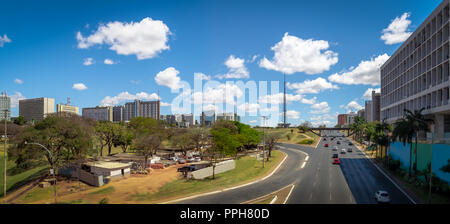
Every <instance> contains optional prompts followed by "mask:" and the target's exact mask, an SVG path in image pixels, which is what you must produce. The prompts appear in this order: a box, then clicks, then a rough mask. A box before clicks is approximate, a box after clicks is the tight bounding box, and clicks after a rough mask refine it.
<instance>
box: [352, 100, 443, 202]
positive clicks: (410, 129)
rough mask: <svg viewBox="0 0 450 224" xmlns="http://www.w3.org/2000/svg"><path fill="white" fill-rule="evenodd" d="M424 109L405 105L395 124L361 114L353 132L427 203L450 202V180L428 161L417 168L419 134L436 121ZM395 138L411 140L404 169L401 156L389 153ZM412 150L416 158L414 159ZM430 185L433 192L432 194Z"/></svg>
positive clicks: (369, 151) (376, 159) (405, 140)
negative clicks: (400, 159) (410, 107)
mask: <svg viewBox="0 0 450 224" xmlns="http://www.w3.org/2000/svg"><path fill="white" fill-rule="evenodd" d="M423 110H424V108H422V109H420V110H414V111H409V110H406V109H405V110H404V116H403V118H401V119H399V120H397V121H396V122H395V123H394V124H393V125H389V124H387V123H386V122H385V121H384V120H383V121H381V122H378V121H376V122H367V121H365V120H364V118H362V117H355V119H354V123H353V124H352V125H351V126H350V129H351V131H352V132H353V135H352V137H353V140H355V141H356V142H357V143H358V144H359V145H360V146H363V147H364V148H365V150H366V151H367V152H368V153H370V155H371V156H372V158H374V160H375V162H377V163H378V164H380V165H382V166H383V167H384V168H385V169H386V170H388V171H389V172H390V173H391V175H393V176H394V177H395V178H396V179H397V180H398V181H399V182H401V183H402V184H403V185H404V186H405V187H407V188H408V189H409V190H410V191H412V192H414V194H415V195H416V196H417V197H419V198H420V200H422V201H423V202H424V203H427V202H431V203H450V187H449V184H448V183H447V182H445V181H443V180H441V179H440V178H439V177H437V176H436V174H435V173H434V172H433V173H432V172H430V166H431V165H430V164H428V168H427V169H424V170H418V169H417V158H418V157H417V155H418V154H417V145H418V144H417V143H418V136H420V135H423V134H424V133H425V132H427V131H429V126H430V124H433V123H434V121H433V120H431V119H427V118H426V117H425V116H424V115H423V114H422V112H423ZM395 141H400V142H402V143H403V145H406V143H408V144H409V146H410V148H409V156H410V157H409V158H410V159H409V161H410V163H409V166H408V167H407V168H406V170H405V169H402V167H401V162H400V161H399V160H394V159H393V158H392V157H391V156H390V155H389V146H390V143H391V142H395ZM363 143H365V144H363ZM413 143H415V144H413ZM413 145H414V147H413ZM413 154H414V158H415V159H414V160H412V159H411V158H412V155H413ZM449 164H450V161H449ZM448 167H450V165H448ZM448 167H447V166H444V167H442V168H440V169H441V170H442V171H444V172H450V169H447V168H448ZM431 176H432V179H431V186H430V177H431ZM430 189H431V194H429V193H430Z"/></svg>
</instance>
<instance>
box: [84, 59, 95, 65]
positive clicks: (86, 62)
mask: <svg viewBox="0 0 450 224" xmlns="http://www.w3.org/2000/svg"><path fill="white" fill-rule="evenodd" d="M94 63H95V61H94V59H93V58H85V59H84V60H83V65H86V66H89V65H92V64H94Z"/></svg>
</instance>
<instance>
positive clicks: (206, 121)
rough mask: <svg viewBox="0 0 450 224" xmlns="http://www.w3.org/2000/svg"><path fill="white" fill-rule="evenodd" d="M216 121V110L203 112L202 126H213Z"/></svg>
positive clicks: (201, 117)
mask: <svg viewBox="0 0 450 224" xmlns="http://www.w3.org/2000/svg"><path fill="white" fill-rule="evenodd" d="M215 121H216V112H215V111H214V110H209V111H203V112H202V115H201V116H200V124H201V125H202V126H211V125H213V124H214V122H215Z"/></svg>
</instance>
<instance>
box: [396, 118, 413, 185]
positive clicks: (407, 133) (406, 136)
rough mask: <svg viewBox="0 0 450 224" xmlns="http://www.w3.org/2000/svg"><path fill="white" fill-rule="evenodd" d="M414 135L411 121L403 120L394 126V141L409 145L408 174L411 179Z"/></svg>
mask: <svg viewBox="0 0 450 224" xmlns="http://www.w3.org/2000/svg"><path fill="white" fill-rule="evenodd" d="M413 135H414V129H413V127H412V124H411V122H410V121H408V120H406V119H404V118H401V119H399V120H397V121H396V122H395V124H394V130H393V131H392V140H393V141H395V140H396V139H398V140H400V141H401V142H402V143H403V145H405V144H406V143H408V144H409V169H408V174H409V176H410V177H411V165H412V138H413Z"/></svg>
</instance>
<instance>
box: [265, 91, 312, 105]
mask: <svg viewBox="0 0 450 224" xmlns="http://www.w3.org/2000/svg"><path fill="white" fill-rule="evenodd" d="M316 99H317V98H316V97H313V98H311V99H306V98H304V96H303V95H300V94H297V95H293V94H289V93H287V94H286V103H291V102H296V101H298V102H301V103H304V104H314V103H315V102H316ZM283 100H284V97H283V93H277V94H272V95H265V96H260V97H259V102H260V103H269V104H282V103H283Z"/></svg>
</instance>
